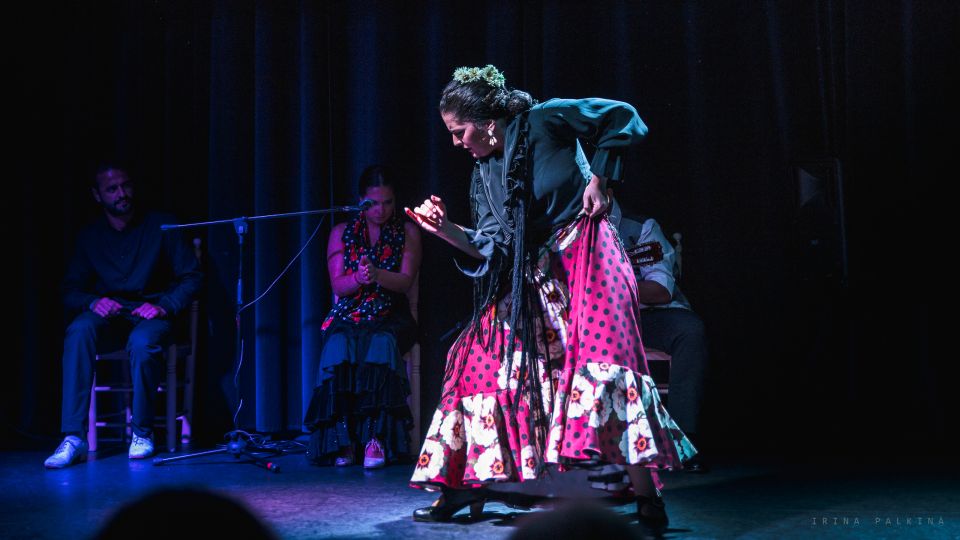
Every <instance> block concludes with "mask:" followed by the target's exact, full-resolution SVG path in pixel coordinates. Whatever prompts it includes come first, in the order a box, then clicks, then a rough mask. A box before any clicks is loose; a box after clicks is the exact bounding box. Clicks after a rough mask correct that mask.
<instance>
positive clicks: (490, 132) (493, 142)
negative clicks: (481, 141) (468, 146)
mask: <svg viewBox="0 0 960 540" xmlns="http://www.w3.org/2000/svg"><path fill="white" fill-rule="evenodd" d="M487 135H488V136H489V138H488V139H487V144H489V145H490V146H496V145H497V138H496V137H495V136H494V134H493V126H490V127H489V128H487Z"/></svg>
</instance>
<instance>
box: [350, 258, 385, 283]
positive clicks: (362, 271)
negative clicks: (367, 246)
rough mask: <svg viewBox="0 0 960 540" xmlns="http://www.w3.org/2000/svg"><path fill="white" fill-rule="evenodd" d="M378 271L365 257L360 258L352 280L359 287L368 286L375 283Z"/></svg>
mask: <svg viewBox="0 0 960 540" xmlns="http://www.w3.org/2000/svg"><path fill="white" fill-rule="evenodd" d="M379 271H380V269H379V268H377V267H376V266H375V265H374V264H373V263H372V262H370V259H369V258H367V256H366V255H364V256H363V257H361V258H360V264H359V265H357V273H356V274H354V279H356V280H357V283H359V284H361V285H370V284H372V283H376V282H377V275H378V273H379Z"/></svg>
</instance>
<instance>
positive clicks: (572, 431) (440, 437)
mask: <svg viewBox="0 0 960 540" xmlns="http://www.w3.org/2000/svg"><path fill="white" fill-rule="evenodd" d="M535 273H536V275H535V276H533V277H532V285H533V286H535V287H536V288H537V290H538V291H539V298H540V306H539V307H540V308H541V309H542V310H543V315H544V316H543V317H542V318H537V320H536V321H534V322H535V324H536V326H535V328H536V330H537V333H538V335H539V336H541V339H538V340H537V342H538V343H540V344H541V345H539V347H538V351H537V355H536V362H537V368H538V369H535V370H532V373H535V374H537V375H535V376H538V377H539V378H540V385H539V386H540V389H541V399H539V400H535V401H538V402H539V403H541V404H542V405H541V406H542V407H543V409H544V410H543V413H544V414H545V415H546V418H548V419H549V426H550V429H549V434H548V437H547V442H546V447H545V451H537V450H536V446H537V445H535V444H533V434H532V433H530V432H529V427H528V426H529V422H528V421H527V418H528V415H529V414H530V413H531V406H535V405H532V404H531V401H534V400H531V399H530V396H528V395H522V396H518V395H517V393H518V392H517V388H518V380H517V379H518V368H519V363H520V362H519V360H515V361H514V362H513V363H512V369H511V370H510V371H511V373H506V364H507V363H506V362H501V360H503V359H504V354H505V351H506V346H505V345H506V340H507V339H508V336H509V333H510V328H509V325H508V324H507V322H506V319H507V318H508V317H509V312H510V298H509V297H508V298H504V299H502V300H500V301H499V302H498V303H496V304H494V305H491V306H490V307H489V308H488V309H487V310H486V311H485V312H484V313H483V314H482V317H481V318H480V320H479V323H478V324H479V326H480V328H479V329H476V328H467V329H466V330H464V332H463V333H462V334H461V335H460V337H459V338H458V340H457V343H455V344H454V346H453V347H451V349H450V350H451V352H450V354H449V355H448V358H447V362H448V365H450V363H455V364H453V365H460V366H462V367H461V368H460V369H459V370H455V372H454V373H453V375H452V376H448V378H447V379H445V380H444V382H443V394H442V398H441V401H440V404H439V406H438V407H437V410H436V412H435V413H434V416H433V421H432V423H431V424H430V427H429V429H428V430H427V433H426V439H425V441H424V444H423V448H422V449H421V451H420V454H419V458H418V460H417V464H416V468H415V470H414V473H413V477H412V478H411V480H410V481H411V485H413V486H414V487H426V486H431V485H432V486H436V485H444V486H447V487H451V488H463V487H470V486H476V485H481V484H485V483H489V482H514V481H525V480H531V479H536V478H537V477H539V475H540V474H541V472H542V471H543V470H544V467H545V465H546V464H547V463H555V464H558V465H560V466H561V468H563V467H565V466H570V465H576V464H579V463H587V462H589V463H592V464H597V463H614V464H619V465H628V464H639V465H643V466H646V467H649V468H653V469H671V468H679V467H681V463H682V462H683V461H685V460H687V459H689V458H691V457H693V455H694V454H695V453H696V450H695V449H694V447H693V445H692V444H691V443H690V441H689V440H688V439H687V438H686V436H685V435H684V434H683V432H682V431H681V430H680V428H679V427H678V426H677V425H676V423H675V422H674V421H673V419H672V418H671V417H670V415H669V414H668V413H667V411H666V409H665V408H664V406H663V404H662V403H661V402H660V398H659V396H658V394H657V391H656V387H655V386H654V382H653V380H652V379H651V378H650V376H649V371H648V369H647V364H646V359H645V356H644V352H643V346H642V342H641V339H640V330H639V328H640V326H639V322H640V321H639V316H640V315H639V314H640V311H639V303H638V301H637V285H636V279H635V278H634V275H633V269H632V268H631V266H630V263H629V260H628V259H627V257H626V255H625V253H624V250H623V247H622V245H621V244H620V241H619V238H618V237H617V233H616V230H615V229H614V228H613V226H612V225H611V224H610V222H609V221H608V220H607V219H602V220H591V219H589V218H586V217H581V218H579V219H577V220H576V221H574V222H572V223H571V224H570V225H568V226H566V227H565V228H563V229H562V230H560V231H559V232H557V233H556V234H555V235H554V236H553V237H551V238H550V240H549V241H548V242H547V243H546V244H544V246H542V249H541V256H540V259H539V261H538V265H537V272H535ZM473 330H478V331H473ZM514 355H515V358H517V357H518V356H519V354H518V353H516V352H515V353H514ZM464 357H465V358H464Z"/></svg>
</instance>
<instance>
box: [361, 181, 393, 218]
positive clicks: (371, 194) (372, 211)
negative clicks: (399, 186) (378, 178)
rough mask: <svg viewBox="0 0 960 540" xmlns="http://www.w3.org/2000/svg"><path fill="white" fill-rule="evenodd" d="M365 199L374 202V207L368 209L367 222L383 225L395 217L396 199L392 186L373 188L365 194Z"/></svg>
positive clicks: (365, 213) (366, 213) (366, 212)
mask: <svg viewBox="0 0 960 540" xmlns="http://www.w3.org/2000/svg"><path fill="white" fill-rule="evenodd" d="M363 198H365V199H370V200H371V201H373V206H371V207H370V208H367V210H366V211H365V212H364V215H365V216H367V221H369V222H370V223H375V224H377V225H383V224H384V223H386V222H387V221H389V220H390V218H392V217H393V212H394V208H395V206H396V199H394V197H393V188H392V187H390V186H371V187H368V188H367V192H366V193H364V194H363Z"/></svg>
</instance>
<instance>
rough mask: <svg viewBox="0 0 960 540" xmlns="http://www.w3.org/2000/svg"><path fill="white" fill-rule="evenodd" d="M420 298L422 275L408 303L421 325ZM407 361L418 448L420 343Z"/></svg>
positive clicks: (413, 436) (415, 280) (414, 440)
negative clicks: (418, 306)
mask: <svg viewBox="0 0 960 540" xmlns="http://www.w3.org/2000/svg"><path fill="white" fill-rule="evenodd" d="M419 298H420V274H419V273H418V274H417V275H416V276H415V277H414V278H413V285H411V286H410V290H409V291H407V302H408V303H409V304H410V313H411V314H412V315H413V319H414V320H415V321H417V323H418V324H419V323H420V314H419V312H418V308H417V304H418V301H419ZM403 359H404V360H406V361H407V378H408V379H409V381H410V398H409V405H410V414H412V415H413V428H412V429H411V430H410V443H411V447H416V446H418V445H419V444H420V443H419V441H420V343H419V342H417V343H414V344H413V347H412V348H411V349H410V350H409V351H407V354H405V355H403Z"/></svg>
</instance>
